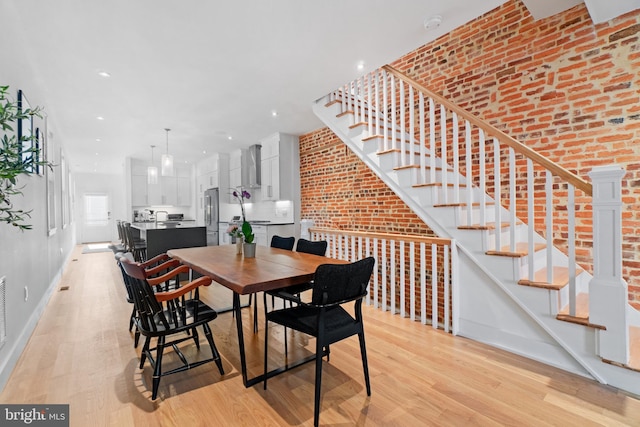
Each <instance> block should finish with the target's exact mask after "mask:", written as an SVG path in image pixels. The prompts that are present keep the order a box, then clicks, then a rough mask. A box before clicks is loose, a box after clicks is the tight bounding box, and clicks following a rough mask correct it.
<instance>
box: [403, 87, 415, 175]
mask: <svg viewBox="0 0 640 427" xmlns="http://www.w3.org/2000/svg"><path fill="white" fill-rule="evenodd" d="M414 105H415V99H414V95H413V86H411V85H409V158H408V159H407V162H406V163H405V165H414V164H415V162H416V155H415V144H414V139H415V130H414V128H415V124H414V121H415V111H414V108H413V106H414Z"/></svg>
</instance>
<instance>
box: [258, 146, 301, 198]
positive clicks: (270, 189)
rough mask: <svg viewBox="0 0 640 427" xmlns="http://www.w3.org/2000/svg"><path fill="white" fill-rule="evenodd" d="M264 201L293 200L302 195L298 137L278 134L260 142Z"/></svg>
mask: <svg viewBox="0 0 640 427" xmlns="http://www.w3.org/2000/svg"><path fill="white" fill-rule="evenodd" d="M260 144H261V145H262V150H261V156H262V161H261V169H262V176H261V177H262V185H261V194H262V200H292V199H293V198H294V197H295V195H297V194H299V193H300V152H299V147H298V137H296V136H293V135H288V134H284V133H276V134H274V135H271V136H269V137H267V138H264V139H262V140H261V141H260Z"/></svg>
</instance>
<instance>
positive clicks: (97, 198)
mask: <svg viewBox="0 0 640 427" xmlns="http://www.w3.org/2000/svg"><path fill="white" fill-rule="evenodd" d="M83 202H84V212H83V213H84V215H83V216H84V219H83V221H82V241H83V243H90V242H110V241H111V236H112V231H113V230H112V228H113V227H112V224H111V222H112V221H111V208H110V203H109V194H107V193H85V194H84V195H83Z"/></svg>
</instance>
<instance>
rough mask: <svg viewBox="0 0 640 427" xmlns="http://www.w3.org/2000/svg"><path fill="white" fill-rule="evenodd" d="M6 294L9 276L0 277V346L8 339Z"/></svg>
mask: <svg viewBox="0 0 640 427" xmlns="http://www.w3.org/2000/svg"><path fill="white" fill-rule="evenodd" d="M6 295H7V278H6V277H5V276H2V277H0V348H1V347H2V346H3V345H4V343H5V341H7V310H6V300H7V299H6Z"/></svg>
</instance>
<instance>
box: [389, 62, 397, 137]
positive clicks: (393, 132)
mask: <svg viewBox="0 0 640 427" xmlns="http://www.w3.org/2000/svg"><path fill="white" fill-rule="evenodd" d="M389 77H390V79H391V81H390V82H389V84H390V86H391V88H390V90H391V141H390V145H389V149H394V148H396V83H395V79H394V76H393V74H391V75H390V76H389Z"/></svg>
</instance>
